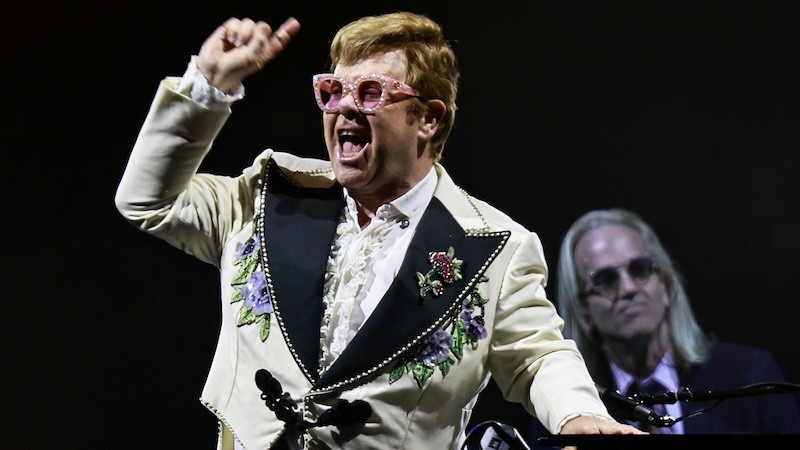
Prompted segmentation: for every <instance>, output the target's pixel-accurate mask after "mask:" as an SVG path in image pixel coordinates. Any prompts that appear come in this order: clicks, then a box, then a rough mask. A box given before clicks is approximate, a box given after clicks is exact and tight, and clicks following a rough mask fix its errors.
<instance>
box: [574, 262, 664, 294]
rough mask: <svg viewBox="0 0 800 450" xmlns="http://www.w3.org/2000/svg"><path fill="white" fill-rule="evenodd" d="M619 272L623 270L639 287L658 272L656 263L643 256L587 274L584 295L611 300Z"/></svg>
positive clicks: (617, 283)
mask: <svg viewBox="0 0 800 450" xmlns="http://www.w3.org/2000/svg"><path fill="white" fill-rule="evenodd" d="M621 270H625V272H627V273H628V275H629V276H630V277H631V278H632V279H633V281H634V282H636V284H638V285H639V286H641V285H643V284H645V283H647V281H648V280H650V277H652V276H653V274H654V273H656V272H658V263H656V260H655V259H654V258H653V257H652V256H647V255H645V256H637V257H636V258H632V259H630V260H628V262H627V263H625V264H623V265H621V266H617V267H603V268H601V269H597V270H595V271H593V272H591V273H589V282H588V284H587V286H586V289H585V290H584V294H585V295H587V296H588V295H591V294H597V295H600V296H603V297H606V298H611V297H612V296H613V295H615V294H616V293H617V291H618V289H619V279H620V277H621V276H622V275H621V274H620V271H621Z"/></svg>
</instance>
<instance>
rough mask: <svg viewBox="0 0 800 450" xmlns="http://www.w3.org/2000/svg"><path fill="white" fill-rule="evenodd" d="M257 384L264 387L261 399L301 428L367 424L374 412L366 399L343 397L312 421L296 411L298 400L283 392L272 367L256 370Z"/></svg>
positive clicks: (278, 415) (284, 418)
mask: <svg viewBox="0 0 800 450" xmlns="http://www.w3.org/2000/svg"><path fill="white" fill-rule="evenodd" d="M256 386H258V388H259V389H260V390H261V399H262V400H264V402H265V403H266V405H267V407H268V408H269V409H270V410H272V411H273V412H275V416H276V417H277V418H278V419H279V420H280V421H282V422H285V423H286V424H287V425H289V426H291V427H293V428H295V429H297V430H300V431H303V430H307V429H309V428H315V427H324V426H328V425H333V426H336V427H344V426H348V425H353V424H356V423H363V422H366V421H367V419H369V416H371V415H372V407H371V406H370V405H369V403H367V402H366V401H364V400H355V401H353V402H352V403H351V402H349V401H347V400H345V399H339V400H337V401H336V403H334V404H333V406H331V407H330V409H328V410H327V411H325V412H323V413H322V414H320V416H319V420H317V421H316V422H309V421H307V420H303V419H302V417H301V416H300V413H298V412H297V411H296V409H297V403H295V402H294V400H292V398H291V396H290V395H289V393H288V392H282V391H283V387H281V383H280V382H279V381H278V380H276V379H275V377H274V376H272V374H271V373H270V372H269V371H268V370H266V369H258V370H257V371H256Z"/></svg>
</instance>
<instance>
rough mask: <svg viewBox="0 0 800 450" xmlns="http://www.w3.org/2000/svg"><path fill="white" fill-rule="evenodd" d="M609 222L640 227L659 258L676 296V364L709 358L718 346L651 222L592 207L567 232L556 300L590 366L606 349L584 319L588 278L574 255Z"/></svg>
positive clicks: (673, 340) (672, 321)
mask: <svg viewBox="0 0 800 450" xmlns="http://www.w3.org/2000/svg"><path fill="white" fill-rule="evenodd" d="M605 225H622V226H626V227H628V228H630V229H632V230H634V231H636V232H637V233H639V235H640V236H641V237H642V239H643V240H644V243H645V246H646V251H647V253H648V254H649V255H651V256H653V257H654V258H655V259H656V262H657V263H658V267H659V276H660V277H661V279H662V281H663V282H664V285H665V286H666V288H667V292H668V293H669V295H670V297H671V306H670V309H669V312H668V320H669V326H670V330H671V337H670V339H671V344H672V352H673V359H674V362H675V364H676V365H677V366H678V367H679V368H685V367H686V366H688V365H691V364H696V363H702V362H704V361H705V360H706V359H707V358H708V356H709V353H710V349H711V346H712V345H713V337H712V336H710V335H708V334H706V333H705V332H704V331H703V330H702V329H701V328H700V325H699V324H698V323H697V320H696V319H695V317H694V313H693V312H692V307H691V305H690V304H689V298H688V296H687V295H686V291H685V290H684V287H683V281H682V276H681V274H680V273H678V271H677V270H676V269H675V267H674V264H673V262H672V259H671V258H670V256H669V254H668V253H667V251H666V250H665V249H664V247H663V246H662V245H661V241H659V239H658V236H656V234H655V232H654V231H653V229H652V228H651V227H650V225H648V224H647V223H645V222H644V220H642V219H641V218H640V217H639V216H638V215H636V214H635V213H632V212H630V211H626V210H623V209H607V210H595V211H590V212H588V213H586V214H584V215H583V216H581V217H580V218H579V219H578V220H577V221H575V223H574V224H572V226H571V227H570V228H569V230H568V231H567V233H566V235H565V236H564V240H563V241H562V243H561V250H560V254H559V258H558V268H557V269H556V271H557V284H556V302H557V304H558V308H559V310H560V311H559V312H560V314H561V316H562V318H563V319H564V322H565V324H564V335H565V336H566V337H569V338H571V339H573V340H574V341H575V343H576V344H577V346H578V349H579V350H580V351H581V353H582V354H583V355H584V357H585V358H586V360H587V364H589V365H590V369H591V370H594V369H595V368H596V367H595V368H593V367H591V366H592V365H595V364H600V362H599V361H598V360H600V361H605V358H604V357H601V356H600V355H602V350H601V348H600V340H599V339H600V338H599V336H597V335H595V334H594V333H593V332H592V330H591V329H590V327H589V326H588V325H587V324H585V323H584V321H581V320H579V319H580V318H581V317H582V315H583V308H584V301H585V300H584V299H583V298H582V295H581V292H582V291H583V288H584V283H585V282H584V280H583V277H581V275H580V274H579V273H578V272H577V270H576V268H575V259H574V257H573V254H574V251H575V245H576V244H577V242H578V241H579V240H580V239H581V237H583V235H584V234H586V233H587V232H589V231H591V230H594V229H597V228H600V227H602V226H605Z"/></svg>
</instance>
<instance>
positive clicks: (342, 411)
mask: <svg viewBox="0 0 800 450" xmlns="http://www.w3.org/2000/svg"><path fill="white" fill-rule="evenodd" d="M371 415H372V407H371V406H370V405H369V403H367V402H365V401H364V400H355V401H353V402H352V403H351V402H349V401H347V400H345V399H343V398H340V399H339V400H337V401H336V403H334V404H333V406H331V407H330V409H328V410H327V411H325V412H324V413H322V414H320V415H319V419H317V421H316V422H308V421H305V420H304V421H303V423H301V424H300V429H301V430H307V429H309V428H314V427H325V426H328V425H333V426H335V427H337V428H341V427H345V426H349V425H354V424H356V423H363V422H366V421H367V419H369V416H371Z"/></svg>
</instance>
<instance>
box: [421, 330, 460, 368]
mask: <svg viewBox="0 0 800 450" xmlns="http://www.w3.org/2000/svg"><path fill="white" fill-rule="evenodd" d="M451 345H453V336H451V335H450V333H448V332H446V331H444V330H442V329H441V328H440V329H438V330H436V331H435V332H434V333H433V334H432V335H430V336H429V337H428V339H426V340H425V343H424V344H423V346H422V350H420V352H419V353H420V354H419V358H420V359H421V360H422V362H423V364H426V365H429V366H435V365H437V364H439V363H442V362H444V361H446V360H447V358H449V357H450V346H451Z"/></svg>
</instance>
